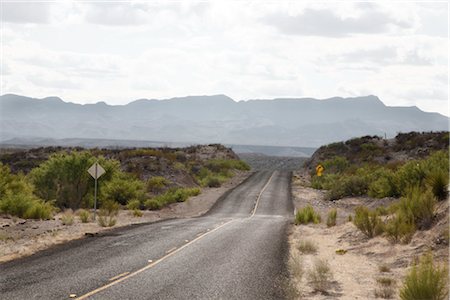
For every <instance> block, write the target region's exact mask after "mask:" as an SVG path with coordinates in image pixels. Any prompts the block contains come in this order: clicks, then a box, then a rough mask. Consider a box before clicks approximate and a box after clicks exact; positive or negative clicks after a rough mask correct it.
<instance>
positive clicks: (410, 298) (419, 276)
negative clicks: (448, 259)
mask: <svg viewBox="0 0 450 300" xmlns="http://www.w3.org/2000/svg"><path fill="white" fill-rule="evenodd" d="M447 284H448V270H447V267H445V266H439V265H436V264H435V263H434V262H433V256H432V254H431V253H428V254H426V255H424V256H422V257H421V259H420V262H419V263H418V264H414V265H413V267H412V268H411V270H410V271H409V273H408V274H407V275H406V277H405V279H404V282H403V286H402V288H401V290H400V298H401V299H402V300H417V299H433V300H444V299H448V298H447V297H448V285H447Z"/></svg>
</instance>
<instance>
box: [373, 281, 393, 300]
mask: <svg viewBox="0 0 450 300" xmlns="http://www.w3.org/2000/svg"><path fill="white" fill-rule="evenodd" d="M395 288H396V282H395V279H392V278H390V277H379V278H377V288H376V289H375V297H377V298H383V299H391V298H393V297H394V295H395Z"/></svg>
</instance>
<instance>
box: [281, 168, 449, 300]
mask: <svg viewBox="0 0 450 300" xmlns="http://www.w3.org/2000/svg"><path fill="white" fill-rule="evenodd" d="M307 181H308V178H307V176H306V175H304V174H302V175H300V174H296V176H294V182H293V185H292V187H293V188H292V189H293V196H294V205H295V207H296V208H301V207H303V206H306V205H307V204H311V205H312V206H313V207H314V209H315V210H316V211H319V212H320V213H321V216H322V223H321V224H317V225H313V224H310V225H299V226H295V227H294V228H293V229H292V232H291V235H290V253H291V261H290V265H291V268H292V267H295V266H293V264H297V265H301V267H302V269H303V271H302V272H301V273H303V276H301V280H297V279H298V278H299V276H297V279H295V278H293V279H292V285H293V286H294V288H296V289H297V294H296V295H295V294H294V293H293V295H292V298H297V299H380V298H377V297H376V296H375V291H376V290H380V289H381V286H380V285H379V284H377V278H380V277H388V278H391V279H394V280H395V281H396V287H395V292H394V296H393V297H392V299H399V298H398V289H399V287H400V286H401V281H402V279H403V277H404V275H405V273H406V271H407V269H408V267H409V266H410V265H411V262H412V261H413V259H414V258H416V257H418V256H420V255H421V254H423V253H425V252H426V251H429V250H430V249H431V250H432V252H433V255H434V256H435V258H436V260H438V261H440V262H442V263H444V264H446V265H447V264H448V244H446V242H443V241H441V240H440V238H439V237H440V236H441V235H442V231H443V230H445V228H448V218H445V217H444V218H442V220H441V221H440V223H442V224H437V225H436V226H434V227H433V228H432V229H431V230H428V231H420V232H417V233H416V234H415V236H414V237H413V239H412V241H411V242H410V243H409V244H407V245H404V244H393V243H391V242H389V241H388V240H387V239H386V238H385V237H382V236H379V237H376V238H373V239H368V238H367V237H366V236H365V235H364V234H362V233H361V232H360V231H359V230H358V229H357V228H356V227H355V226H354V225H353V223H352V222H349V221H348V220H347V219H348V215H349V214H352V213H353V210H354V208H355V207H356V206H358V205H361V204H362V205H367V206H370V207H376V206H378V205H388V204H389V203H391V202H393V201H395V199H371V198H368V197H354V198H345V199H342V200H338V201H334V202H330V201H325V200H324V199H323V197H324V193H323V192H322V191H318V190H314V189H312V188H309V187H306V185H307ZM332 207H334V208H337V211H338V220H337V226H335V227H330V228H327V226H326V225H325V220H326V216H327V212H328V211H329V209H330V208H332ZM438 212H439V214H445V215H447V212H448V202H447V203H442V204H440V206H439V207H438ZM301 241H310V242H312V243H314V244H315V245H316V247H317V252H316V253H314V254H301V253H300V251H299V250H298V246H299V244H300V242H301ZM340 249H343V250H346V253H345V254H337V253H336V250H340ZM293 258H294V259H293ZM318 258H320V259H323V260H326V261H327V262H328V264H329V266H330V269H331V271H332V274H333V279H332V280H331V281H330V285H329V287H328V292H327V293H325V294H324V293H320V292H315V291H314V290H313V288H312V287H311V284H310V282H309V278H308V272H309V270H311V269H312V266H313V264H314V262H315V261H316V260H317V259H318ZM380 266H387V267H388V269H389V271H388V272H381V271H380V269H379V268H380Z"/></svg>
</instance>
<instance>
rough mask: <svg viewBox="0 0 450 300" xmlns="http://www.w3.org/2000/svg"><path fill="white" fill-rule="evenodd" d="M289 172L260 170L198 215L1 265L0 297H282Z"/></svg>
mask: <svg viewBox="0 0 450 300" xmlns="http://www.w3.org/2000/svg"><path fill="white" fill-rule="evenodd" d="M289 184H290V173H287V172H273V173H271V172H258V173H255V174H254V175H252V176H251V177H250V178H248V179H247V180H246V181H245V182H243V183H242V184H241V185H239V186H238V187H236V188H235V189H233V190H232V191H230V192H229V193H227V194H226V195H225V196H223V197H222V198H221V199H219V200H218V202H217V203H216V204H215V205H214V206H213V207H212V209H211V210H210V211H209V212H208V213H207V214H205V215H204V216H202V217H198V218H190V219H177V220H167V221H161V222H157V223H152V224H146V225H140V226H133V227H127V228H125V229H117V230H114V231H112V232H111V234H107V235H105V236H100V237H95V238H88V239H83V240H79V241H75V242H71V243H68V244H66V245H64V246H60V247H55V248H53V249H50V250H47V251H43V252H40V253H38V254H36V255H33V256H31V257H28V258H24V259H20V260H16V261H13V262H9V263H5V264H2V265H0V295H1V296H0V297H1V298H2V299H3V298H4V299H67V298H68V296H69V295H70V294H76V295H77V296H78V298H84V299H86V298H89V299H280V298H283V296H284V294H283V289H282V284H283V280H284V278H285V275H286V267H285V260H286V255H287V232H286V230H287V227H288V224H289V221H290V217H291V216H292V202H291V199H290V189H289Z"/></svg>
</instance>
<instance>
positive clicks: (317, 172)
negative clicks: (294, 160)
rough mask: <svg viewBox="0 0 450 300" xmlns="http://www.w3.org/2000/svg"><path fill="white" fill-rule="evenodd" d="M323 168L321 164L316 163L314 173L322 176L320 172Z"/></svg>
mask: <svg viewBox="0 0 450 300" xmlns="http://www.w3.org/2000/svg"><path fill="white" fill-rule="evenodd" d="M323 170H324V168H323V166H322V165H321V164H318V165H317V167H316V174H317V176H322V172H323Z"/></svg>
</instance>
